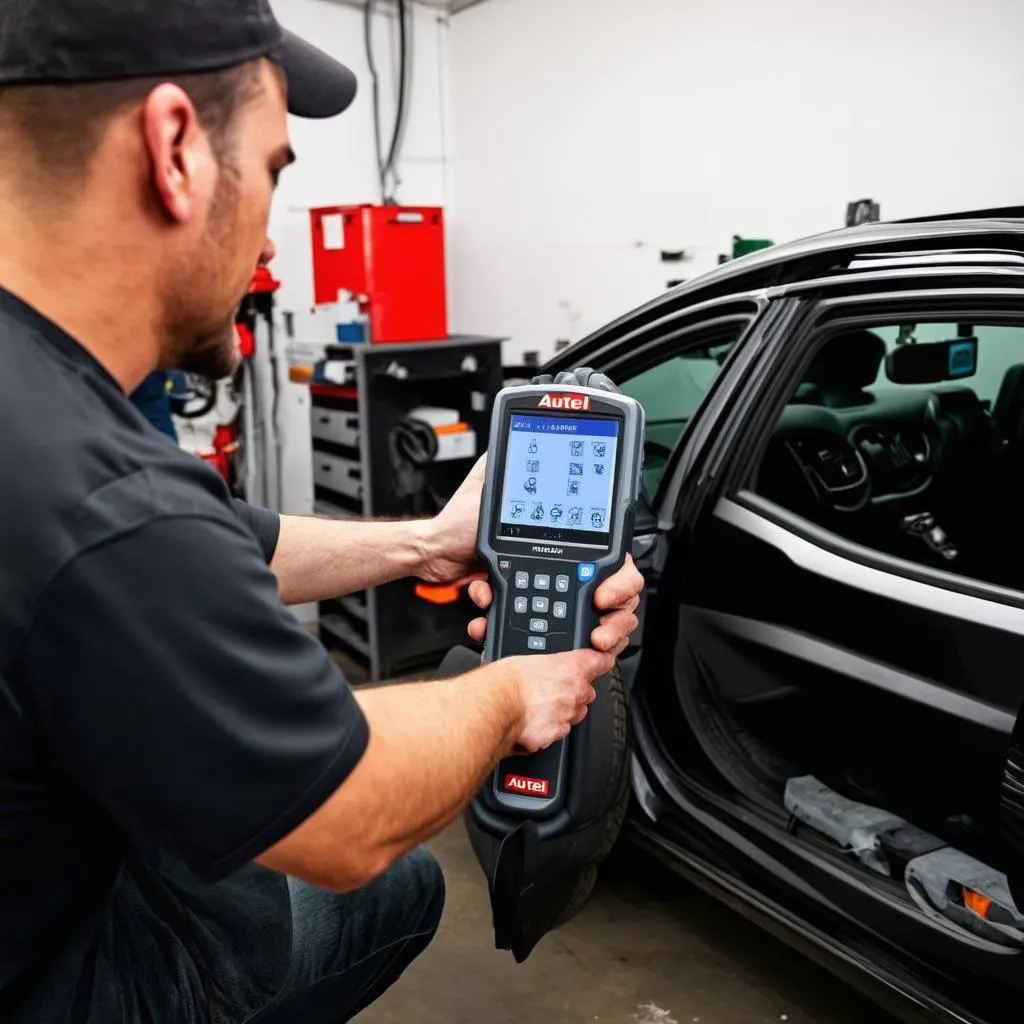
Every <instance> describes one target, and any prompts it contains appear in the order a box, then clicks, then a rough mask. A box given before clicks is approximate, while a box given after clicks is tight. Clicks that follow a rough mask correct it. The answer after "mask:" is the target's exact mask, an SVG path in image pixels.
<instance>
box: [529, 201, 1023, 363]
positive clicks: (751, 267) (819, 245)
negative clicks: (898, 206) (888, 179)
mask: <svg viewBox="0 0 1024 1024" xmlns="http://www.w3.org/2000/svg"><path fill="white" fill-rule="evenodd" d="M940 252H946V253H950V254H956V253H967V252H971V253H991V254H992V255H993V257H994V258H995V257H996V256H997V255H998V254H1001V253H1002V254H1005V253H1012V254H1014V255H1015V256H1016V255H1019V254H1021V253H1024V207H1003V208H999V209H992V210H979V211H968V212H963V213H952V214H944V215H942V216H937V217H922V218H914V219H911V220H903V221H887V222H883V223H872V224H860V225H858V226H856V227H850V228H839V229H837V230H834V231H826V232H823V233H821V234H817V235H811V236H809V237H806V238H800V239H797V240H796V241H793V242H785V243H782V244H779V245H773V246H770V247H769V248H767V249H760V250H757V251H756V252H752V253H749V254H748V255H746V256H741V257H739V258H737V259H734V260H730V261H728V262H727V263H723V264H721V265H720V266H718V267H716V268H715V269H714V270H711V271H708V272H707V273H705V274H701V275H700V276H699V277H696V278H694V279H693V280H692V281H687V282H685V283H684V284H681V285H678V286H676V287H675V288H673V289H672V290H670V291H667V292H665V293H663V294H661V295H659V296H657V298H655V299H652V300H651V301H650V302H648V303H646V304H644V305H643V306H639V307H637V308H636V309H634V310H632V311H630V312H629V313H627V314H626V315H625V316H622V317H619V318H618V319H617V320H614V321H612V322H611V323H609V324H607V325H605V326H604V327H602V328H599V329H598V330H597V331H595V332H594V333H593V334H590V335H589V336H587V337H586V338H583V339H582V340H580V341H578V342H577V343H576V344H575V345H572V346H570V347H569V348H567V349H565V350H564V351H563V352H561V353H559V354H558V356H556V357H555V359H554V360H553V361H552V363H550V364H549V365H550V366H552V367H553V368H555V369H561V368H562V367H563V365H569V364H572V365H576V366H578V365H581V362H580V360H581V358H582V359H584V360H585V358H586V356H587V353H588V352H593V351H595V350H596V349H598V348H600V347H601V346H603V345H604V344H606V343H608V342H609V341H611V340H612V338H611V336H613V335H615V334H618V333H620V332H621V331H622V330H624V329H629V328H630V327H631V326H636V325H637V324H638V323H642V322H644V321H650V320H653V319H655V318H657V317H660V316H664V315H666V314H668V313H670V312H671V311H673V310H675V309H678V308H681V307H685V306H691V305H695V304H697V303H699V302H705V301H708V300H710V299H714V298H718V297H723V296H728V295H731V294H736V295H740V294H743V293H749V292H752V291H758V290H761V289H765V288H772V287H777V286H779V285H785V284H793V283H797V282H799V281H806V280H811V279H813V278H815V277H819V276H821V275H822V274H826V273H828V272H829V270H838V269H841V268H843V267H845V266H846V265H847V264H848V263H849V262H850V261H851V260H853V259H855V258H858V257H863V256H872V255H875V256H877V255H883V254H891V255H895V254H897V253H901V254H905V256H906V264H907V266H909V267H912V266H913V265H914V262H915V260H916V259H921V258H923V257H926V256H931V257H934V255H935V254H936V253H940ZM922 262H924V261H923V259H922Z"/></svg>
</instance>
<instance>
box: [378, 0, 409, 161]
mask: <svg viewBox="0 0 1024 1024" xmlns="http://www.w3.org/2000/svg"><path fill="white" fill-rule="evenodd" d="M398 54H399V56H398V60H399V78H398V109H397V111H396V113H395V131H394V134H393V135H392V137H391V147H390V149H389V150H388V158H387V160H386V161H385V162H384V171H383V173H384V175H385V176H386V175H388V174H389V173H390V172H391V171H392V169H393V168H394V166H395V158H396V156H397V155H398V147H399V144H400V142H401V138H402V135H403V134H404V132H405V117H406V107H407V103H406V94H407V93H408V91H409V25H408V9H407V7H406V0H398Z"/></svg>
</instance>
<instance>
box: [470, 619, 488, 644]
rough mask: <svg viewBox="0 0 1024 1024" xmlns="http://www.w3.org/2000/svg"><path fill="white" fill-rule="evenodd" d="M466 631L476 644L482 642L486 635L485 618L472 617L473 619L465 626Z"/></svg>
mask: <svg viewBox="0 0 1024 1024" xmlns="http://www.w3.org/2000/svg"><path fill="white" fill-rule="evenodd" d="M466 631H467V632H468V633H469V635H470V637H471V638H472V639H473V640H475V641H476V642H477V643H478V644H481V643H483V641H484V637H485V636H487V620H486V619H473V621H472V622H471V623H470V624H469V625H468V626H467V627H466Z"/></svg>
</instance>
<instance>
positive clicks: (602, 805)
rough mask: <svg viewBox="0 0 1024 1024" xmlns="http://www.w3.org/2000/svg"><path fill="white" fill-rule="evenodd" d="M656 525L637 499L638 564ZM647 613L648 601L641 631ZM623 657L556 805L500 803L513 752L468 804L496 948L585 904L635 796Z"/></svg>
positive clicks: (524, 949)
mask: <svg viewBox="0 0 1024 1024" xmlns="http://www.w3.org/2000/svg"><path fill="white" fill-rule="evenodd" d="M656 531H657V519H656V517H655V516H654V514H653V512H652V511H651V509H650V507H649V505H648V504H647V503H646V501H645V500H644V499H641V502H640V505H639V507H638V509H637V514H636V520H635V528H634V542H633V558H634V561H635V562H636V564H637V566H638V567H639V568H640V570H641V571H642V572H645V569H646V567H647V566H648V565H649V563H650V561H651V555H652V552H653V548H654V547H655V540H656V538H657V532H656ZM645 575H646V572H645ZM642 612H643V603H641V608H640V610H639V612H638V614H639V616H640V618H641V629H639V630H638V631H637V634H636V635H637V636H639V635H640V634H641V632H642V627H643V614H642ZM636 654H637V650H636V648H631V649H629V650H627V651H625V652H624V653H623V655H622V658H623V659H625V661H626V662H628V661H629V659H630V656H631V655H636ZM479 661H480V656H479V654H477V653H475V652H473V651H470V650H468V649H467V648H464V647H462V648H456V649H455V650H454V651H452V652H451V653H450V654H449V656H448V658H447V659H446V660H445V663H444V665H442V667H441V673H442V674H443V675H452V674H456V673H459V672H465V671H468V670H470V669H472V668H474V667H476V665H478V664H479ZM621 665H622V663H621V662H620V665H617V666H616V668H615V670H614V671H613V672H612V673H611V674H610V675H608V676H605V677H603V678H602V679H600V680H598V682H597V683H596V684H595V688H596V690H597V700H595V701H594V703H593V704H592V705H591V707H590V713H589V714H588V715H587V717H586V719H584V721H583V722H582V723H581V724H580V725H578V726H577V727H576V728H575V729H573V731H572V733H571V734H570V736H569V738H568V740H567V741H566V742H567V743H568V747H569V750H568V759H569V760H568V763H569V774H568V778H567V788H566V800H565V803H564V805H563V806H562V807H561V809H560V810H557V811H555V812H554V813H553V814H550V813H549V814H548V815H547V816H544V815H542V814H539V813H537V812H536V811H532V810H531V808H530V797H529V793H528V791H524V792H523V798H522V800H521V804H522V805H523V809H522V811H520V812H518V813H516V814H515V816H513V815H512V814H511V813H510V812H509V811H508V810H507V809H506V808H504V807H501V805H499V804H498V802H497V801H496V800H495V798H494V794H495V786H496V785H497V784H499V780H503V779H506V778H508V777H509V776H514V774H515V762H516V761H517V758H515V757H510V758H507V759H506V760H505V761H503V762H502V763H501V764H500V765H499V766H498V770H497V772H496V773H495V774H494V775H492V776H491V777H490V778H489V779H488V781H487V782H486V783H485V784H484V786H483V788H482V789H481V790H480V792H479V793H478V794H477V796H476V798H475V799H474V800H473V802H472V804H471V805H470V807H469V808H468V810H467V811H466V815H465V824H466V829H467V831H468V833H469V839H470V842H471V844H472V846H473V851H474V852H475V854H476V857H477V860H478V861H479V863H480V866H481V868H482V869H483V871H484V874H485V876H486V879H487V883H488V887H489V891H490V897H491V908H492V911H493V917H494V942H495V947H496V948H498V949H507V950H510V951H511V952H512V954H513V956H514V957H515V959H516V961H517V962H519V963H521V962H522V961H523V960H525V959H526V958H527V957H528V956H529V955H530V953H531V952H532V951H533V949H534V947H535V946H536V945H537V943H538V942H539V941H540V940H541V939H542V938H543V937H544V936H545V935H546V934H547V933H548V932H549V931H551V930H552V929H554V928H558V927H559V926H560V925H562V924H565V923H566V922H568V921H569V920H571V919H572V918H573V917H575V915H576V914H577V913H578V912H579V911H580V910H581V909H582V908H583V906H584V905H585V904H586V902H587V899H588V897H589V896H590V893H591V892H592V890H593V888H594V884H595V882H596V880H597V872H598V867H599V866H600V864H601V862H602V861H603V860H604V859H605V858H606V857H607V856H608V854H609V853H610V852H611V850H612V847H613V846H614V844H615V841H616V839H618V836H619V833H620V831H621V829H622V824H623V821H624V819H625V815H626V809H627V806H628V802H629V746H628V726H629V716H628V705H629V693H628V685H627V682H626V678H625V676H626V675H628V672H624V671H623V668H622V667H621ZM534 763H536V762H535V761H534ZM538 802H539V803H542V802H543V801H538Z"/></svg>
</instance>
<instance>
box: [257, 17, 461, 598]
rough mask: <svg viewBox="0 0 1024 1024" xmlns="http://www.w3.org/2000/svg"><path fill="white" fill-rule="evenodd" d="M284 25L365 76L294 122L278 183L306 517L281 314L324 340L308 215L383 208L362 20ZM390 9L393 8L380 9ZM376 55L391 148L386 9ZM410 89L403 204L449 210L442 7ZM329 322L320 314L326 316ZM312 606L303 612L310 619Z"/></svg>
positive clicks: (288, 421) (286, 446) (391, 66)
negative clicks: (338, 107)
mask: <svg viewBox="0 0 1024 1024" xmlns="http://www.w3.org/2000/svg"><path fill="white" fill-rule="evenodd" d="M272 4H273V7H274V11H275V13H276V14H277V17H278V19H279V20H280V22H281V23H282V25H284V26H285V27H286V28H289V29H291V30H292V31H294V32H297V33H298V34H299V35H302V36H303V37H305V38H307V39H309V40H310V42H313V43H316V44H317V45H318V46H320V47H321V48H322V49H324V50H326V51H327V52H328V53H331V54H333V55H334V56H335V57H337V58H338V59H340V60H341V61H343V62H344V63H345V64H346V65H347V66H348V67H350V68H351V69H352V70H353V71H354V72H355V74H356V76H357V78H358V79H359V86H360V88H359V94H358V96H357V97H356V100H355V102H354V104H353V106H352V107H351V108H350V109H349V110H348V111H346V112H345V113H344V114H342V115H341V116H340V117H337V118H332V119H329V120H324V121H305V120H301V119H299V118H292V119H291V123H290V130H291V136H292V145H293V147H294V149H295V151H296V153H297V155H298V158H299V159H298V162H297V163H296V164H295V165H294V166H293V167H290V168H288V170H286V171H285V173H284V174H283V175H282V177H281V184H280V186H279V188H278V192H277V195H276V196H275V199H274V206H273V210H272V213H271V224H270V233H271V237H272V238H273V239H274V241H275V242H276V244H277V247H278V255H277V258H276V260H275V261H274V265H273V271H274V275H275V276H276V277H277V278H278V279H279V280H280V281H281V289H280V291H279V292H278V293H277V296H276V300H277V314H278V317H277V319H278V328H279V329H278V331H277V338H278V347H279V350H280V351H279V359H280V365H279V372H278V380H279V386H280V388H281V394H282V398H281V403H280V407H279V412H278V420H279V425H280V426H279V429H280V432H281V440H282V494H283V507H282V509H281V511H284V512H287V513H291V514H297V515H307V514H309V513H311V512H312V511H313V478H312V459H311V456H310V450H311V447H310V446H311V441H310V432H309V390H308V388H306V387H305V386H303V385H298V384H291V383H289V382H288V380H287V363H286V360H285V359H284V352H283V349H284V346H285V345H286V344H287V342H288V339H287V338H286V337H285V334H284V330H283V328H282V324H283V320H284V317H283V314H284V313H285V312H291V313H293V314H294V323H295V332H296V339H297V340H298V341H300V342H301V341H302V340H304V339H305V340H310V339H320V340H322V339H323V337H324V329H323V327H318V326H317V323H316V318H315V316H314V314H313V311H312V310H313V263H312V248H311V243H310V231H309V210H310V208H311V207H315V206H333V205H340V204H349V203H376V202H380V190H379V184H378V178H377V168H376V155H375V153H374V140H373V106H372V101H371V89H370V74H369V67H368V65H367V61H366V50H365V44H364V32H363V14H362V12H361V11H359V10H357V9H354V8H352V7H348V6H344V5H342V4H338V3H332V2H329V0H272ZM378 7H379V9H381V10H382V11H385V10H386V8H387V5H386V4H385V3H381V4H379V5H378ZM375 22H376V24H375V31H376V35H375V42H376V46H375V53H376V54H377V62H378V67H379V70H380V74H381V78H382V86H381V99H382V111H381V123H382V133H383V141H382V146H383V147H387V145H388V144H389V142H390V134H391V130H392V124H393V119H394V109H395V108H394V100H395V96H396V93H397V77H396V75H397V73H396V68H397V52H398V44H397V31H396V24H395V20H394V18H393V17H388V16H387V15H386V13H381V14H378V15H377V17H376V19H375ZM414 24H415V28H414V32H413V35H414V40H415V42H414V47H415V48H414V58H413V84H412V89H411V105H410V109H409V121H408V126H407V128H406V134H405V145H404V148H403V159H402V160H401V161H400V163H399V173H400V176H401V179H402V184H401V186H400V187H399V189H398V191H397V197H398V199H399V201H400V202H403V203H410V204H426V205H435V204H444V202H445V193H446V164H445V138H444V133H445V124H446V117H445V116H444V112H443V109H442V96H443V89H442V82H443V69H444V68H446V66H447V56H446V54H445V49H444V48H445V45H446V34H447V24H446V21H445V20H444V19H440V20H439V17H438V14H437V12H436V11H430V10H429V9H426V8H422V7H417V8H416V9H415V18H414ZM321 319H323V318H321ZM311 614H312V610H311V609H303V610H300V616H301V617H304V618H307V617H309V616H310V615H311Z"/></svg>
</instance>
